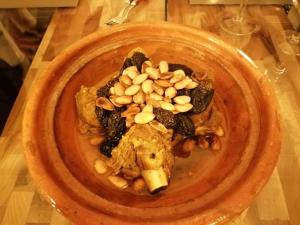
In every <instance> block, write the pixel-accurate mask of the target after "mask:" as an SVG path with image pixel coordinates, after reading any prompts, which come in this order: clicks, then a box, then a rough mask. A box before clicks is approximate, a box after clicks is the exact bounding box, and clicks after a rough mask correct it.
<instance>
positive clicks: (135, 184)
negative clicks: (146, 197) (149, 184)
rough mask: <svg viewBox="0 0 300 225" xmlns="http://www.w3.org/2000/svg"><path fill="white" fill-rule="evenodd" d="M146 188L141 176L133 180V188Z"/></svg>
mask: <svg viewBox="0 0 300 225" xmlns="http://www.w3.org/2000/svg"><path fill="white" fill-rule="evenodd" d="M145 188H146V183H145V181H144V179H143V178H138V179H136V180H135V181H134V182H133V190H135V191H136V192H142V191H143V190H144V189H145Z"/></svg>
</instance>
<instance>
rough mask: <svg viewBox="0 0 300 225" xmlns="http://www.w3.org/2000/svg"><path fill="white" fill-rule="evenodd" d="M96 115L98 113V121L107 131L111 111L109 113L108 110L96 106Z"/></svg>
mask: <svg viewBox="0 0 300 225" xmlns="http://www.w3.org/2000/svg"><path fill="white" fill-rule="evenodd" d="M95 113H96V116H97V119H98V121H99V122H100V124H101V126H102V127H103V128H104V129H106V127H107V121H108V115H109V111H107V110H105V109H103V108H101V107H98V106H96V108H95Z"/></svg>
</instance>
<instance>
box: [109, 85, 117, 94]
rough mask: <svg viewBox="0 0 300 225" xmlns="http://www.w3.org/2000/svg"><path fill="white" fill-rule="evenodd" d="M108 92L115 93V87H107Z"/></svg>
mask: <svg viewBox="0 0 300 225" xmlns="http://www.w3.org/2000/svg"><path fill="white" fill-rule="evenodd" d="M109 94H110V95H115V94H116V92H115V88H114V87H111V88H110V89H109Z"/></svg>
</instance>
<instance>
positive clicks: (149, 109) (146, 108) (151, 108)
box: [142, 104, 153, 113]
mask: <svg viewBox="0 0 300 225" xmlns="http://www.w3.org/2000/svg"><path fill="white" fill-rule="evenodd" d="M142 112H150V113H153V106H152V105H150V104H147V105H146V106H145V107H144V108H143V110H142Z"/></svg>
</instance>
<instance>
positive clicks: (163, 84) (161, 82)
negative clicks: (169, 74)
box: [154, 80, 173, 88]
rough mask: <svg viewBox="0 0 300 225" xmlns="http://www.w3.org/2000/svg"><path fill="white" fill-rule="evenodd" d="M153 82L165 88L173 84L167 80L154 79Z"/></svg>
mask: <svg viewBox="0 0 300 225" xmlns="http://www.w3.org/2000/svg"><path fill="white" fill-rule="evenodd" d="M154 82H155V83H156V84H158V85H159V86H161V87H165V88H167V87H171V86H173V84H171V83H170V82H169V81H168V80H155V81H154Z"/></svg>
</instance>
